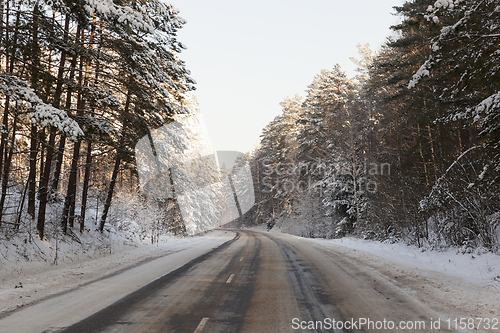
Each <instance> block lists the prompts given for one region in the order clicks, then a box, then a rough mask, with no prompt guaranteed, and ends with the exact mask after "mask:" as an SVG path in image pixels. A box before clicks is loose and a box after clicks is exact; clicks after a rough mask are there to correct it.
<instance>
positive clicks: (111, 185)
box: [99, 90, 130, 232]
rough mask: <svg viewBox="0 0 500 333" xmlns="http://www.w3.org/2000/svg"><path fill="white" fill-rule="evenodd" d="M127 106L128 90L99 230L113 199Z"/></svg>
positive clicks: (102, 228) (102, 227)
mask: <svg viewBox="0 0 500 333" xmlns="http://www.w3.org/2000/svg"><path fill="white" fill-rule="evenodd" d="M129 107H130V90H129V91H128V93H127V100H126V101H125V109H124V111H123V114H124V115H123V128H122V132H123V133H122V138H121V140H120V143H119V146H118V148H117V149H116V160H115V166H114V167H113V174H112V175H111V180H110V181H109V187H108V196H107V197H106V203H105V204H104V210H103V212H102V216H101V222H100V224H99V231H100V232H103V231H104V224H105V223H106V218H107V217H108V212H109V207H111V200H112V199H113V191H114V189H115V185H116V178H117V177H118V172H119V171H120V163H121V159H122V153H121V152H120V150H121V148H122V146H123V141H124V138H125V127H126V121H125V115H126V114H127V113H128V111H129Z"/></svg>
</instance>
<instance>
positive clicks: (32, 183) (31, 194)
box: [28, 125, 38, 218]
mask: <svg viewBox="0 0 500 333" xmlns="http://www.w3.org/2000/svg"><path fill="white" fill-rule="evenodd" d="M37 155H38V140H37V128H36V125H31V138H30V157H29V159H30V171H29V175H28V214H29V215H31V217H32V218H35V210H36V209H35V200H36V158H37Z"/></svg>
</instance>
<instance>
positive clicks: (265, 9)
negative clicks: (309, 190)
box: [170, 0, 402, 152]
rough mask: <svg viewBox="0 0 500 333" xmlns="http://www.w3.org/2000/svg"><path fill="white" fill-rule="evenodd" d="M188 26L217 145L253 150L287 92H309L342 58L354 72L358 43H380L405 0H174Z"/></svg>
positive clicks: (195, 73) (191, 62)
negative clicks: (396, 8) (322, 72)
mask: <svg viewBox="0 0 500 333" xmlns="http://www.w3.org/2000/svg"><path fill="white" fill-rule="evenodd" d="M170 2H171V3H172V4H173V5H174V6H175V7H176V8H177V9H179V10H180V16H181V17H183V18H184V19H186V20H187V22H188V23H187V24H186V25H185V26H184V28H182V29H181V30H180V31H179V33H178V36H179V40H180V41H181V42H183V43H184V44H185V45H187V47H188V49H187V50H185V51H184V52H183V53H182V54H181V58H182V59H183V60H185V61H186V63H187V67H188V68H189V69H190V70H191V72H192V77H193V78H194V79H195V80H196V81H197V83H198V84H197V90H196V92H195V94H196V96H197V98H198V101H199V102H200V106H201V110H202V113H203V116H204V118H205V122H206V125H207V130H208V134H209V136H210V139H211V142H212V145H213V147H214V149H215V150H236V151H241V152H247V151H250V150H252V149H254V148H255V147H256V146H257V145H258V143H259V141H260V138H259V136H260V134H261V131H262V128H263V127H264V126H265V125H266V124H267V123H269V121H271V120H272V119H273V118H274V117H275V116H277V115H278V114H280V112H281V107H280V105H279V103H280V102H281V101H282V100H283V99H284V98H285V97H286V96H293V95H294V94H297V93H298V94H299V95H301V96H304V95H305V92H304V91H305V89H306V88H307V86H308V85H309V84H310V83H311V82H312V79H313V77H314V75H315V74H316V73H318V72H319V71H320V70H321V69H323V68H327V69H328V68H332V67H333V65H334V64H336V63H338V64H339V65H340V66H341V67H342V68H343V69H344V70H345V71H346V72H347V74H348V75H349V76H354V75H355V72H354V68H355V66H354V64H353V63H352V62H351V61H350V60H349V57H352V56H357V50H356V45H357V44H358V43H370V45H371V46H372V49H378V48H379V47H380V45H381V44H382V43H383V42H384V41H385V40H386V37H387V36H389V35H390V34H391V31H390V30H389V26H390V25H392V24H395V23H397V22H398V21H399V18H398V17H396V16H394V15H391V13H393V12H394V11H393V9H392V7H393V6H397V5H400V4H401V3H402V0H308V1H295V0H267V1H264V0H253V1H248V0H246V1H243V0H210V1H207V0H170Z"/></svg>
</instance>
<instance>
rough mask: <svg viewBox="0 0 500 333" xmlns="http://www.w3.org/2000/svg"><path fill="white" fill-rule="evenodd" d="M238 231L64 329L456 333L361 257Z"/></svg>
mask: <svg viewBox="0 0 500 333" xmlns="http://www.w3.org/2000/svg"><path fill="white" fill-rule="evenodd" d="M235 234H236V236H235V238H234V239H233V240H231V241H229V242H226V243H224V244H223V245H222V246H220V247H218V248H215V249H214V250H212V251H210V252H208V253H206V254H204V255H202V256H200V257H197V258H196V259H194V260H192V261H191V262H189V263H188V264H186V265H184V266H182V267H180V268H179V269H177V270H174V271H172V272H170V273H169V274H167V275H164V276H162V277H161V278H159V279H157V280H154V281H152V282H151V283H149V284H147V285H145V286H143V287H142V288H140V289H139V290H137V291H135V292H132V293H131V294H129V295H128V296H125V297H124V298H122V299H120V300H118V301H116V302H115V303H113V304H111V305H110V306H108V307H106V308H104V309H102V310H100V311H98V312H96V313H94V314H92V315H91V316H89V317H87V318H86V319H83V320H81V321H79V322H77V323H75V324H73V325H71V326H68V327H65V328H63V329H61V328H60V329H58V330H57V331H58V332H74V333H77V332H78V333H83V332H120V333H122V332H123V333H124V332H134V333H137V332H147V333H154V332H161V333H165V332H183V333H184V332H195V333H200V332H210V333H214V332H252V333H255V332H273V333H276V332H438V331H440V332H444V331H446V330H437V329H432V328H431V325H432V324H431V322H432V319H431V318H434V320H436V316H437V314H436V313H432V311H431V310H429V309H428V308H426V307H425V306H424V305H423V304H421V303H419V302H417V301H415V300H414V299H413V298H412V297H411V296H409V295H405V294H404V293H401V290H399V289H398V288H396V287H395V286H394V285H393V284H391V283H390V282H389V281H386V280H384V279H380V278H379V275H376V273H375V272H371V271H370V269H368V268H367V267H366V266H363V265H361V263H360V262H357V261H356V260H353V258H352V257H351V258H346V257H343V256H341V255H340V254H336V253H335V252H334V251H331V250H327V249H324V248H322V247H321V246H320V245H318V244H314V243H312V242H307V241H305V240H303V239H300V238H297V237H293V236H290V235H285V234H278V233H266V232H257V231H246V230H238V231H235ZM403 324H404V327H402V325H403ZM419 325H425V327H423V326H419ZM346 327H347V328H346ZM406 327H410V328H409V329H406ZM51 332H52V331H51Z"/></svg>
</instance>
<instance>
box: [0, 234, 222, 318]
mask: <svg viewBox="0 0 500 333" xmlns="http://www.w3.org/2000/svg"><path fill="white" fill-rule="evenodd" d="M87 237H89V238H91V237H90V236H87ZM213 237H219V236H217V232H212V233H208V234H206V235H205V236H202V237H199V236H196V237H188V238H177V237H167V236H163V237H162V238H161V241H160V242H159V243H158V244H151V243H150V242H146V241H145V242H134V243H131V242H126V241H123V239H121V238H120V235H116V234H115V235H114V236H113V237H111V239H109V240H108V241H107V244H106V246H104V247H103V246H102V244H103V242H102V240H101V242H100V243H97V242H96V243H94V244H91V245H89V244H88V243H84V244H83V245H84V248H83V249H82V245H80V244H78V243H76V242H71V241H69V240H59V241H58V244H57V247H58V257H56V255H55V248H56V244H55V242H54V241H52V242H51V243H49V242H46V241H44V242H41V241H40V240H38V238H36V237H34V238H33V240H32V241H31V242H29V241H26V242H24V240H22V239H20V238H16V239H11V240H2V242H0V304H1V307H0V317H1V316H2V314H4V313H6V312H9V311H11V310H14V309H16V308H19V307H22V306H25V305H27V304H30V303H33V302H36V301H39V300H41V299H44V298H47V297H49V296H51V295H54V294H58V293H61V292H65V291H68V290H71V289H74V288H76V287H78V286H80V285H83V284H86V283H90V282H92V281H96V280H98V279H101V278H104V277H107V276H110V275H113V274H116V273H118V272H120V271H122V270H124V269H127V268H131V267H134V266H136V265H138V264H141V263H144V262H147V261H150V260H152V259H155V258H158V257H161V256H165V255H168V254H171V253H175V252H179V251H183V250H185V249H188V248H192V247H195V246H199V245H201V244H203V243H205V242H208V241H210V240H211V238H213ZM113 238H114V239H113ZM226 238H227V237H226ZM225 240H226V239H225V238H221V243H222V242H223V241H225ZM99 244H100V245H99ZM104 244H105V243H104ZM56 258H57V260H56ZM56 263H57V264H56Z"/></svg>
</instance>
